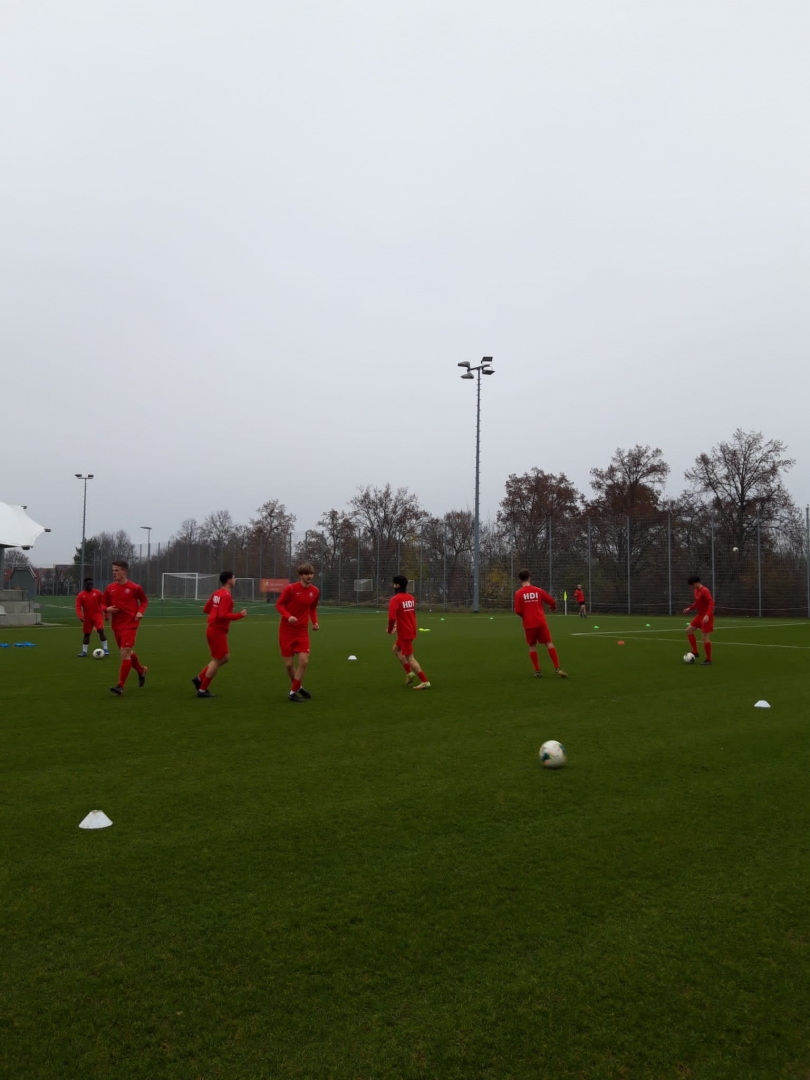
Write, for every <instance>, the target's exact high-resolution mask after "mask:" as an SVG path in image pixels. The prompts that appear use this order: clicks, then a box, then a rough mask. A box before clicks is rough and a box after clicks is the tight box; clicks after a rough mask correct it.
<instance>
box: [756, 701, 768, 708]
mask: <svg viewBox="0 0 810 1080" xmlns="http://www.w3.org/2000/svg"><path fill="white" fill-rule="evenodd" d="M754 708H755V709H770V705H769V704H768V702H767V701H758V702H757V703H756V705H755V706H754Z"/></svg>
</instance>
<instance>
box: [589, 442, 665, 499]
mask: <svg viewBox="0 0 810 1080" xmlns="http://www.w3.org/2000/svg"><path fill="white" fill-rule="evenodd" d="M669 472H670V469H669V465H667V463H666V462H665V461H664V456H663V451H662V450H661V449H660V448H659V447H655V449H653V448H652V447H651V446H640V445H636V446H634V447H632V448H631V449H629V450H622V448H621V447H618V448H617V449H616V451H615V452H614V454H613V457H612V458H611V459H610V464H609V465H608V467H607V468H606V469H591V487H592V488H593V490H594V491H595V492H596V498H595V499H594V500H593V501H592V503H591V508H592V509H597V510H600V511H602V512H604V513H608V514H615V515H616V516H625V517H626V516H627V515H628V514H629V515H630V516H631V517H634V516H640V515H643V514H645V513H649V512H650V511H651V510H657V509H658V506H659V503H660V502H661V497H662V495H663V491H664V486H665V484H666V482H667V477H668V476H669Z"/></svg>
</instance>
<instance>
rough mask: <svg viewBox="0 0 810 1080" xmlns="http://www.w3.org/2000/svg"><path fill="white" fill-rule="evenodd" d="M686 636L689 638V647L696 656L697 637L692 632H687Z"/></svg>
mask: <svg viewBox="0 0 810 1080" xmlns="http://www.w3.org/2000/svg"><path fill="white" fill-rule="evenodd" d="M686 636H687V638H688V640H689V648H690V649H691V650H692V652H693V653H694V654H695V656H697V654H698V651H697V638H696V637H695V635H694V634H687V635H686Z"/></svg>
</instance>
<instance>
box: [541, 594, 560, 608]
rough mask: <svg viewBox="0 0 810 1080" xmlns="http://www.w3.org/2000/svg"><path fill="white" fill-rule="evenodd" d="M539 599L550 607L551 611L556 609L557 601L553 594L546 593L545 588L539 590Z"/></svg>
mask: <svg viewBox="0 0 810 1080" xmlns="http://www.w3.org/2000/svg"><path fill="white" fill-rule="evenodd" d="M540 599H541V601H542V602H543V603H544V604H545V605H546V606H547V607H549V608H551V610H552V611H556V610H557V601H556V600H555V599H554V597H553V596H551V595H550V594H549V593H547V592H546V590H545V589H541V590H540Z"/></svg>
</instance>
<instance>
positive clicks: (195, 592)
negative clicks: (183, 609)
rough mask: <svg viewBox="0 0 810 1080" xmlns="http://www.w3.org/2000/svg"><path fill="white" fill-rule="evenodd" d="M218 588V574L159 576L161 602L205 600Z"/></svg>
mask: <svg viewBox="0 0 810 1080" xmlns="http://www.w3.org/2000/svg"><path fill="white" fill-rule="evenodd" d="M218 588H219V574H161V575H160V599H161V600H207V599H208V597H209V596H210V595H211V593H212V592H215V590H216V589H218Z"/></svg>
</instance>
